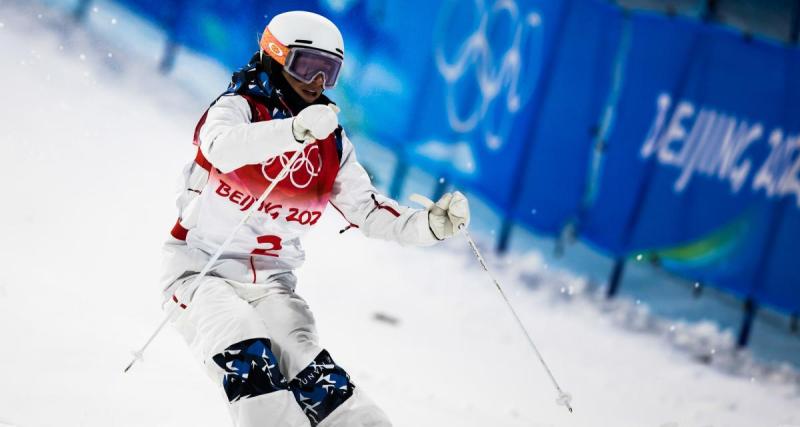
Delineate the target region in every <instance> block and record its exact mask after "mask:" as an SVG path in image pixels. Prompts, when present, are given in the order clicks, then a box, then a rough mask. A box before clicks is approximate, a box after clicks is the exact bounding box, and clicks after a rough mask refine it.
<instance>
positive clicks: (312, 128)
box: [292, 104, 339, 142]
mask: <svg viewBox="0 0 800 427" xmlns="http://www.w3.org/2000/svg"><path fill="white" fill-rule="evenodd" d="M338 112H339V108H338V107H336V106H335V105H333V104H330V105H319V104H315V105H309V106H308V107H306V108H304V109H303V111H301V112H300V113H298V114H297V115H296V116H294V119H292V134H294V139H295V140H296V141H298V142H301V141H306V142H312V141H314V140H318V139H325V138H327V137H328V135H330V134H331V133H333V131H335V130H336V128H337V127H339V118H338V117H337V116H336V113H338Z"/></svg>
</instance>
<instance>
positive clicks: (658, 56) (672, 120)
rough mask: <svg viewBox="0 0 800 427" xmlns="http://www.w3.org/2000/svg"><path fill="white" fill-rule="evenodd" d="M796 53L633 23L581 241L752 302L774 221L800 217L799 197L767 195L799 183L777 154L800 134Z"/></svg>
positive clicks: (699, 29)
mask: <svg viewBox="0 0 800 427" xmlns="http://www.w3.org/2000/svg"><path fill="white" fill-rule="evenodd" d="M666 52H669V54H666ZM796 55H797V52H796V51H795V50H789V49H785V48H783V47H782V46H777V45H771V44H767V43H765V42H756V41H751V40H747V39H745V38H743V37H742V36H741V35H739V34H737V33H734V32H732V31H728V30H725V29H721V28H717V27H711V26H705V25H701V24H699V23H696V22H689V21H680V20H674V19H669V18H667V17H660V16H649V15H642V16H636V18H635V19H634V22H633V41H632V44H631V48H630V52H629V53H628V57H627V64H628V65H627V67H626V69H625V79H624V86H623V89H622V94H621V96H620V99H619V104H618V105H617V108H616V116H617V118H616V123H615V126H614V128H613V130H612V132H611V134H610V137H609V140H608V145H607V151H606V152H605V154H604V156H603V163H602V170H601V172H600V174H599V176H598V177H597V178H598V183H599V185H598V187H597V193H596V194H595V195H594V196H593V198H592V204H591V207H590V208H589V209H588V210H587V212H586V214H585V215H584V216H583V218H582V222H581V229H580V230H581V234H582V235H583V236H584V237H585V238H587V239H588V240H589V241H590V242H592V243H593V244H595V245H596V246H598V247H599V248H601V249H603V250H605V251H607V252H609V253H611V254H613V255H616V256H623V257H624V256H630V255H632V254H636V253H651V254H654V255H656V256H658V257H659V258H660V259H661V260H662V262H663V264H664V265H665V266H666V267H667V268H668V269H671V270H673V271H677V272H679V273H681V274H684V275H685V276H688V277H691V278H693V279H696V280H702V281H707V282H709V283H711V284H715V285H717V286H721V287H724V288H726V289H729V290H731V291H733V292H735V293H738V294H740V295H743V296H745V295H750V294H752V292H753V289H754V286H755V285H756V283H758V281H759V280H760V277H761V276H762V275H763V274H765V271H766V269H768V265H771V264H774V262H773V261H772V260H767V259H764V254H765V253H766V252H767V251H769V249H770V247H771V245H772V242H771V237H770V236H771V235H773V234H775V233H774V232H772V231H771V230H772V229H773V228H774V225H773V224H774V222H775V221H776V220H780V218H781V216H782V215H786V214H791V213H793V214H794V215H797V214H798V211H796V210H795V211H794V212H792V211H791V210H788V211H785V212H784V211H783V210H781V209H780V205H779V203H778V202H779V201H780V200H781V199H782V198H785V197H791V196H792V195H794V196H795V198H796V197H797V196H798V195H800V194H798V193H797V192H795V193H794V194H787V193H784V194H776V191H770V190H768V189H769V188H771V187H772V186H775V185H776V184H775V183H776V182H777V181H780V180H781V179H783V180H786V179H788V180H792V179H794V180H795V182H796V178H797V177H796V176H795V177H794V178H792V177H791V176H790V175H791V173H790V172H791V171H790V170H789V169H788V168H787V167H786V165H787V164H790V163H792V158H791V156H788V157H787V156H786V150H785V149H781V148H776V147H782V146H783V145H784V144H785V143H786V142H785V141H786V140H787V138H788V139H789V140H790V141H792V142H791V144H794V141H795V140H793V139H791V137H790V136H789V135H788V133H792V132H797V131H798V130H800V122H799V120H800V117H798V116H797V115H796V114H790V111H791V108H790V107H789V105H790V104H792V103H796V101H795V100H796V99H798V98H797V95H799V94H798V93H797V91H796V89H795V88H794V86H795V85H794V84H792V83H791V80H790V77H791V74H790V73H789V71H790V68H789V59H790V58H792V57H793V56H796ZM754 76H757V78H754ZM776 150H779V151H781V150H782V151H781V152H780V153H778V152H776ZM771 156H772V158H773V159H774V161H773V162H770V157H771ZM779 165H780V167H779ZM778 169H780V170H778ZM795 251H796V250H795ZM785 268H786V269H789V270H792V269H795V270H796V267H792V266H789V265H786V266H785ZM766 274H772V273H766ZM784 286H787V285H784ZM794 286H796V284H795V285H794ZM767 293H768V291H767V288H766V287H765V288H763V290H762V294H764V295H766V294H767ZM773 302H777V303H780V302H779V301H773ZM783 308H786V306H783Z"/></svg>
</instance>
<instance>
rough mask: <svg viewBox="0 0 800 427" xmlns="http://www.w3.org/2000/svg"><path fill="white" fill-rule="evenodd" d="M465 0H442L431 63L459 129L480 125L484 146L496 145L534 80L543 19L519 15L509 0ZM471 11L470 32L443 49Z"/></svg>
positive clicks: (532, 14)
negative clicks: (470, 3)
mask: <svg viewBox="0 0 800 427" xmlns="http://www.w3.org/2000/svg"><path fill="white" fill-rule="evenodd" d="M489 2H491V3H492V4H491V7H489V5H488V4H487V3H489ZM464 3H465V2H463V1H449V2H448V3H447V5H446V6H445V7H444V8H443V11H442V13H441V14H440V15H439V19H438V23H437V29H436V35H435V37H436V38H435V40H436V52H435V58H436V67H437V69H438V70H439V73H440V74H441V75H442V77H443V78H444V80H445V82H446V85H447V87H446V94H445V96H446V100H445V103H446V108H447V118H448V122H449V125H450V127H451V128H452V129H453V130H454V131H456V132H459V133H467V132H472V131H473V130H475V129H476V128H478V126H479V125H480V126H481V130H482V131H483V136H484V140H485V143H486V145H487V147H489V148H490V149H498V148H500V147H501V146H502V144H503V136H504V135H508V134H509V133H510V132H511V126H512V124H513V118H514V115H515V114H516V113H517V112H518V111H519V110H520V109H521V108H522V107H523V106H524V105H525V104H527V102H528V101H529V100H530V97H531V96H532V95H533V92H534V90H535V88H536V83H537V81H538V80H539V78H538V77H539V71H540V69H539V66H540V63H541V61H540V60H539V59H540V58H541V55H542V48H543V37H542V36H541V33H542V31H543V28H542V20H541V16H540V15H539V13H537V12H528V13H525V14H523V13H522V12H521V11H520V10H519V6H517V3H516V2H515V1H514V0H494V1H493V2H492V1H491V0H486V1H484V0H474V2H473V6H474V7H473V8H469V7H464ZM470 13H471V14H472V15H473V16H472V17H471V18H472V25H473V27H471V28H472V30H471V31H472V32H471V33H469V34H467V35H466V36H465V37H463V38H461V39H457V40H456V41H455V44H456V45H457V47H456V48H454V49H446V48H445V45H449V44H450V43H452V40H448V36H449V35H451V34H453V29H454V28H463V27H464V25H463V22H462V21H464V19H465V18H467V19H469V18H470V16H465V14H470ZM456 22H458V23H459V24H462V25H457V24H456ZM503 33H505V34H503ZM490 34H491V35H492V37H491V38H490V37H489V35H490ZM456 37H459V36H456ZM499 48H500V49H504V50H500V51H498V49H499ZM448 53H449V54H450V56H452V59H451V58H449V56H448ZM498 53H500V54H499V55H498ZM521 76H523V77H524V81H521V80H520V77H521ZM475 86H477V88H475ZM475 93H477V96H475ZM502 94H505V97H501V95H502ZM459 96H462V97H464V96H466V98H465V99H463V100H462V99H459ZM463 110H467V111H466V112H465V111H463Z"/></svg>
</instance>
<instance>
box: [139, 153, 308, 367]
mask: <svg viewBox="0 0 800 427" xmlns="http://www.w3.org/2000/svg"><path fill="white" fill-rule="evenodd" d="M305 148H306V143H305V142H304V143H303V144H301V145H300V148H298V149H297V151H296V152H295V153H294V155H292V157H291V158H290V159H289V161H288V162H287V163H286V164H285V165H284V166H283V169H281V172H280V173H279V174H278V176H277V177H275V179H274V180H272V182H271V183H270V184H269V186H268V187H267V188H266V189H265V190H264V192H263V193H261V197H259V198H258V200H256V202H255V203H253V204H252V205H251V206H250V208H248V209H247V212H245V214H244V216H243V217H242V219H241V220H240V221H239V223H238V224H237V225H236V227H234V229H233V230H232V231H231V233H230V234H229V235H228V237H227V238H226V239H225V241H224V242H223V243H222V245H221V246H220V247H219V248H217V251H216V252H214V255H212V256H211V259H209V260H208V262H207V263H206V265H205V266H204V267H203V269H202V270H200V273H198V274H197V276H195V277H194V279H192V283H191V284H190V285H189V286H188V288H187V289H192V288H193V287H195V286H197V285H198V284H199V283H200V280H201V279H202V278H203V277H205V276H206V274H208V272H209V271H210V270H211V268H212V267H213V266H214V263H216V262H217V260H218V259H219V257H220V256H221V255H222V253H223V252H224V251H225V249H227V248H228V246H229V245H230V244H231V242H232V241H233V238H234V237H236V233H238V232H239V229H241V228H242V226H243V225H244V224H245V223H246V222H247V220H249V219H250V217H251V216H253V214H254V213H255V212H256V211H257V210H258V208H259V207H260V206H261V204H262V203H263V202H264V201H265V200H266V199H267V197H269V195H270V193H272V190H274V189H275V186H277V185H278V183H279V182H281V181H283V179H284V178H286V175H288V174H289V171H290V169H291V167H292V165H293V164H294V162H295V161H296V160H297V159H298V158H299V157H300V154H302V153H303V151H304V150H305ZM177 306H178V305H177V304H175V306H174V307H172V309H170V310H169V311H167V314H166V315H165V316H164V320H162V321H161V324H159V325H158V327H157V328H156V329H155V331H153V333H152V334H151V335H150V338H148V339H147V341H146V342H145V343H144V345H143V346H142V347H141V348H140V349H139V350H138V351H134V352H133V359H132V360H131V362H130V363H128V366H127V367H125V371H124V372H128V371H129V370H130V369H131V368H132V367H133V365H134V364H135V363H136V362H137V361H139V360H143V358H144V352H145V350H147V347H149V346H150V343H151V342H153V340H154V339H155V338H156V336H158V334H159V333H160V332H161V330H162V329H164V326H166V324H167V323H168V322H169V321H170V320H171V319H172V317H173V316H174V315H175V313H178V309H177V308H176V307H177Z"/></svg>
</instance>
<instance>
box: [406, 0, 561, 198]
mask: <svg viewBox="0 0 800 427" xmlns="http://www.w3.org/2000/svg"><path fill="white" fill-rule="evenodd" d="M570 3H571V2H568V1H562V2H553V1H535V0H531V1H516V2H515V1H508V2H500V3H492V2H461V1H449V2H446V3H445V5H444V6H442V8H441V9H440V10H439V12H438V13H439V16H438V21H437V24H436V29H435V32H434V40H433V46H432V48H433V55H434V58H433V63H434V64H433V65H434V67H433V68H432V69H431V73H430V75H429V76H428V77H427V83H426V84H425V85H423V86H422V87H421V88H420V89H421V90H420V94H419V96H418V98H419V105H418V108H419V109H420V110H419V111H418V112H417V114H416V117H418V120H417V121H416V123H413V124H412V125H413V127H414V131H415V132H414V138H413V142H412V143H411V144H408V148H407V150H408V151H407V153H408V155H409V158H411V159H412V161H413V163H415V164H418V165H421V166H422V167H423V168H425V169H427V170H429V171H431V172H433V173H438V174H441V175H442V176H446V177H448V178H450V179H451V180H453V181H455V182H457V183H459V185H460V186H461V187H468V188H470V189H472V190H475V191H477V192H479V193H481V194H482V195H483V196H484V197H485V198H486V199H487V200H488V201H489V202H491V203H493V204H495V205H496V206H499V207H501V208H507V207H508V205H509V204H510V202H511V196H512V191H511V188H512V180H513V179H515V178H516V177H517V171H518V167H519V166H520V164H521V163H522V161H521V159H520V155H521V153H522V151H523V146H524V139H525V138H527V136H528V135H529V134H530V129H531V126H532V124H533V122H534V120H533V119H534V118H535V113H534V111H535V110H536V108H537V105H538V104H539V102H538V101H537V99H536V97H537V96H538V94H539V91H540V89H541V87H540V86H541V85H540V82H541V81H542V79H543V78H545V77H546V76H547V72H546V70H545V71H543V68H544V67H545V66H546V64H547V63H548V61H549V55H550V52H551V51H552V49H553V48H554V47H555V46H556V45H557V40H556V39H557V37H558V35H559V34H560V27H561V26H562V23H563V22H562V20H563V15H562V12H564V11H565V8H567V7H568V5H569V4H570Z"/></svg>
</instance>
